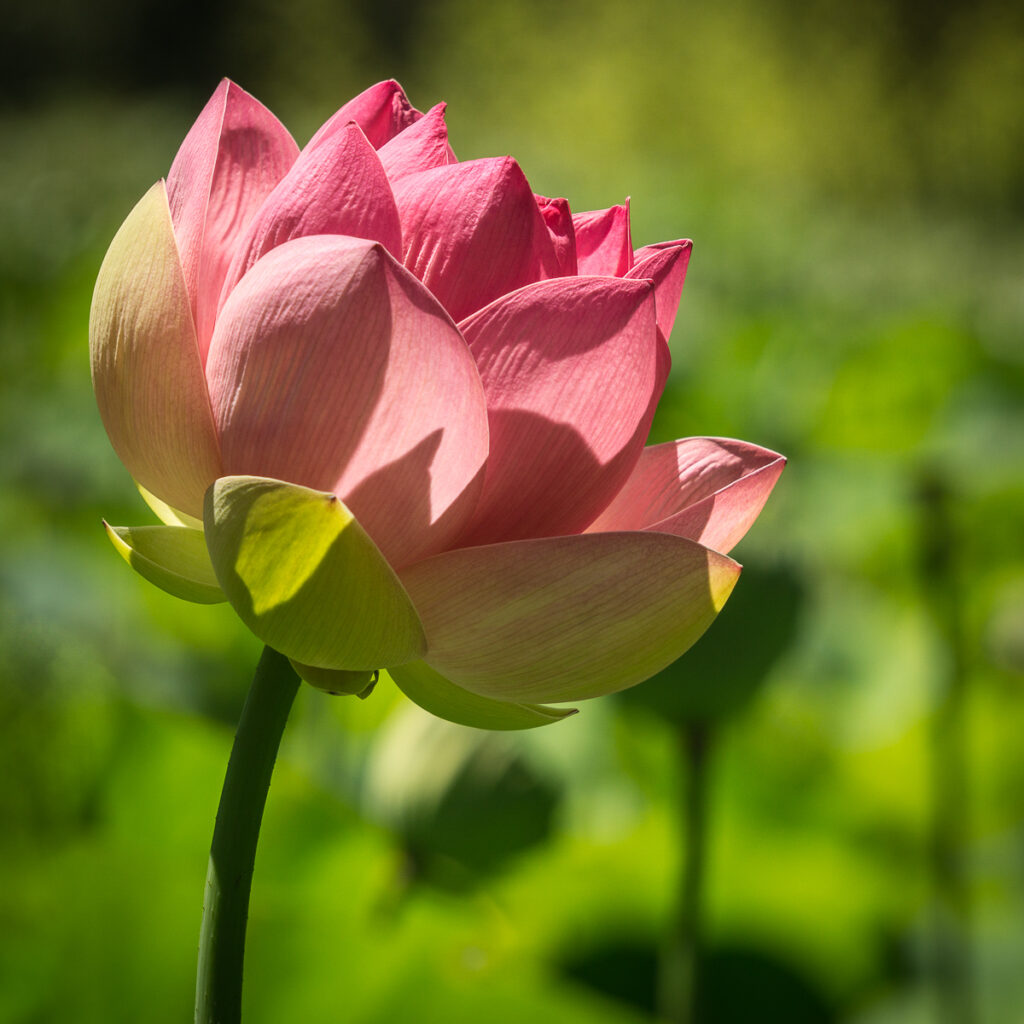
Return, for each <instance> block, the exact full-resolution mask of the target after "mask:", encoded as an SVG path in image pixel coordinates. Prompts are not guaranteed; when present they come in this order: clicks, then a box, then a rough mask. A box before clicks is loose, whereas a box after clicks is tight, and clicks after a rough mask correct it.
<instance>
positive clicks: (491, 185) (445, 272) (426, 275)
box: [394, 157, 559, 320]
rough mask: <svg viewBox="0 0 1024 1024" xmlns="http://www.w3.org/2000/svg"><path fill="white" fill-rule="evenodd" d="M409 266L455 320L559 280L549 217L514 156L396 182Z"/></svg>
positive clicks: (412, 176) (431, 171) (469, 163)
mask: <svg viewBox="0 0 1024 1024" xmlns="http://www.w3.org/2000/svg"><path fill="white" fill-rule="evenodd" d="M394 191H395V200H396V202H397V203H398V212H399V214H400V215H401V218H402V239H403V243H404V245H405V265H406V266H407V267H408V268H409V269H410V270H411V271H412V272H413V273H414V274H415V275H416V276H417V277H418V278H420V280H421V281H422V282H423V283H424V284H425V285H426V286H427V287H428V288H429V289H430V291H431V292H433V294H434V295H436V296H437V298H438V299H440V300H441V302H442V304H443V305H444V307H445V309H447V310H448V312H449V313H451V315H452V317H453V318H454V319H456V320H461V319H462V318H463V317H466V316H468V315H469V314H470V313H472V312H473V311H474V310H477V309H480V308H481V307H483V306H486V305H487V303H488V302H491V301H493V300H494V299H496V298H498V297H499V296H501V295H504V294H505V293H506V292H510V291H514V290H515V289H516V288H521V287H522V286H523V285H526V284H532V283H533V282H534V281H539V280H542V279H544V278H549V277H557V276H558V274H559V265H558V260H557V258H556V256H555V248H554V245H553V244H552V241H551V236H550V235H549V233H548V229H547V227H546V225H545V223H544V218H543V217H542V216H541V214H540V210H538V208H537V204H536V202H535V201H534V198H533V192H532V191H531V190H530V186H529V184H528V183H527V181H526V177H525V176H524V175H523V172H522V171H521V170H520V169H519V165H518V164H517V163H516V162H515V161H514V160H513V159H512V158H511V157H499V158H495V159H487V160H467V161H464V162H463V163H458V164H450V165H449V166H447V167H436V168H434V169H433V170H429V171H422V172H420V173H419V174H409V175H406V176H405V177H404V178H401V179H400V180H399V181H397V182H395V183H394Z"/></svg>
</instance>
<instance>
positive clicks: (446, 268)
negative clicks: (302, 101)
mask: <svg viewBox="0 0 1024 1024" xmlns="http://www.w3.org/2000/svg"><path fill="white" fill-rule="evenodd" d="M689 256H690V243H689V242H688V241H676V242H664V243H661V244H659V245H651V246H647V247H644V248H641V249H639V250H637V251H634V250H633V247H632V242H631V240H630V228H629V211H628V208H627V206H625V205H623V206H614V207H611V208H610V209H607V210H598V211H593V212H589V213H577V214H573V213H571V211H570V209H569V205H568V203H567V202H566V201H565V200H564V199H548V198H544V197H541V196H537V195H535V194H534V193H533V191H532V190H531V188H530V186H529V184H528V183H527V180H526V178H525V176H524V175H523V172H522V170H521V169H520V168H519V166H518V164H517V163H516V162H515V161H514V160H512V159H511V158H510V157H498V158H494V159H482V160H467V161H463V162H459V161H457V160H456V158H455V156H454V154H453V153H452V150H451V148H450V146H449V144H448V136H447V130H446V127H445V121H444V106H443V105H442V104H439V105H438V106H436V107H434V108H433V109H432V110H430V111H428V112H427V113H426V114H421V113H420V112H419V111H418V110H416V109H414V108H413V107H412V106H411V105H410V103H409V101H408V100H407V99H406V96H405V94H404V93H403V92H402V90H401V88H400V87H399V86H398V85H397V83H395V82H383V83H381V84H379V85H376V86H373V87H372V88H370V89H368V90H367V91H366V92H364V93H362V94H361V95H359V96H357V97H356V98H355V99H353V100H351V101H350V102H349V103H347V104H346V105H345V106H343V107H342V108H341V110H339V111H338V112H337V113H336V114H335V115H334V116H333V117H332V118H331V119H330V120H329V121H327V123H326V124H324V125H323V127H322V128H320V130H319V131H318V132H317V133H316V135H315V136H314V137H313V139H312V140H311V141H310V143H309V144H308V145H307V146H306V147H305V148H304V149H302V150H301V151H300V150H299V148H298V147H297V146H296V144H295V143H294V142H293V141H292V138H291V136H290V135H289V134H288V132H287V131H286V130H285V128H284V127H283V126H282V125H281V124H280V122H279V121H278V120H277V119H276V118H275V117H274V116H273V115H272V114H271V113H270V112H269V111H268V110H267V109H266V108H265V107H263V106H262V105H261V104H260V103H259V102H258V101H257V100H255V99H254V98H253V97H252V96H250V95H248V94H247V93H245V92H244V91H243V90H241V89H239V88H238V87H237V86H236V85H234V84H232V83H230V82H227V81H225V82H223V83H222V84H221V85H220V87H219V88H218V89H217V91H216V92H215V93H214V95H213V97H212V99H211V100H210V102H209V103H208V104H207V105H206V107H205V108H204V109H203V111H202V113H201V114H200V115H199V119H198V120H197V121H196V123H195V125H194V126H193V127H192V129H191V131H190V132H189V133H188V135H187V137H186V138H185V141H184V143H183V144H182V146H181V149H180V150H179V152H178V154H177V156H176V158H175V160H174V163H173V164H172V166H171V170H170V173H169V175H168V177H167V180H166V182H164V181H160V182H158V183H157V184H156V185H154V186H153V187H152V189H150V191H149V192H147V193H146V195H145V196H144V197H143V198H142V199H141V200H140V202H139V203H138V205H137V206H136V207H135V209H134V210H133V211H132V212H131V213H130V214H129V216H128V218H127V220H126V221H125V222H124V224H123V225H122V227H121V228H120V230H119V231H118V233H117V235H116V237H115V238H114V240H113V242H112V243H111V246H110V249H109V251H108V253H107V256H106V259H105V260H104V263H103V266H102V268H101V270H100V273H99V278H98V281H97V284H96V291H95V296H94V300H93V307H92V315H91V323H90V349H91V360H92V375H93V383H94V387H95V391H96V397H97V400H98V403H99V407H100V412H101V414H102V417H103V422H104V425H105V426H106V429H107V433H108V434H109V436H110V439H111V442H112V443H113V446H114V448H115V450H116V451H117V454H118V455H119V456H120V458H121V460H122V461H123V462H124V464H125V466H126V467H127V468H128V470H129V471H130V472H131V474H132V476H133V477H134V478H135V480H136V482H137V484H138V485H139V488H140V490H141V491H142V492H143V496H144V497H145V498H146V500H147V501H148V502H149V504H150V505H151V507H152V508H153V509H154V511H155V512H156V513H157V515H158V516H159V517H160V518H161V520H162V521H163V523H164V524H165V525H162V526H143V527H108V532H109V535H110V538H111V540H112V541H113V543H114V545H115V546H116V547H117V548H118V549H119V550H120V551H121V553H122V554H123V555H124V556H125V558H126V559H127V560H128V561H129V562H130V564H131V565H133V566H134V568H136V569H137V570H138V571H139V572H140V573H141V574H142V575H143V576H145V577H146V578H147V579H149V580H150V581H151V582H153V583H155V584H156V585H158V586H160V587H162V588H163V589H165V590H167V591H169V592H170V593H172V594H175V595H176V596H178V597H182V598H185V599H188V600H193V601H201V602H213V601H218V600H225V599H226V600H227V601H229V602H230V603H231V605H232V606H233V607H234V609H235V611H236V612H237V614H238V615H239V617H240V618H241V619H242V621H243V622H244V623H245V625H246V626H247V627H248V628H249V629H250V630H251V631H252V632H253V633H254V634H255V635H256V636H257V637H259V638H260V639H261V640H263V641H264V642H265V643H267V644H268V645H270V646H272V647H274V648H276V649H277V650H279V651H281V652H282V653H284V654H285V655H287V656H288V657H289V658H290V659H291V660H292V662H293V664H294V665H295V666H296V669H297V671H298V672H299V674H300V675H301V676H302V677H303V678H305V679H307V680H308V681H310V682H311V683H313V684H314V685H317V686H321V687H323V688H325V689H329V690H334V691H343V692H359V691H361V690H363V689H364V688H365V687H366V686H367V684H368V683H369V682H370V680H371V673H373V672H375V671H376V670H377V669H382V668H383V669H387V670H388V671H389V673H390V675H391V676H392V677H393V679H394V680H395V682H396V683H397V684H398V686H399V687H400V688H401V689H402V690H403V691H404V692H405V693H406V694H407V695H408V696H409V697H410V698H411V699H412V700H414V701H416V702H417V703H419V704H420V705H422V706H423V707H425V708H426V709H428V710H429V711H432V712H434V713H435V714H437V715H439V716H440V717H444V718H448V719H450V720H452V721H456V722H460V723H463V724H468V725H474V726H479V727H488V728H527V727H530V726H534V725H541V724H544V723H546V722H551V721H555V720H557V719H559V718H561V717H564V715H565V714H567V713H568V712H567V710H566V709H564V708H550V707H545V706H543V704H542V703H538V702H556V703H561V702H572V701H577V700H583V699H586V698H590V697H596V696H599V695H601V694H606V693H610V692H613V691H616V690H620V689H623V688H625V687H629V686H633V685H634V684H636V683H639V682H641V681H642V680H644V679H646V678H648V677H649V676H651V675H653V674H654V673H655V672H658V671H659V670H660V669H662V668H663V667H665V666H666V665H667V664H669V663H670V662H672V661H673V660H675V659H676V658H677V657H679V655H681V654H682V653H683V652H684V651H685V650H686V649H687V648H688V647H689V646H690V645H691V644H692V643H693V642H694V641H695V640H696V639H697V638H698V637H699V636H700V634H701V633H702V632H703V631H704V629H706V627H707V626H708V624H709V623H710V622H711V621H712V619H713V618H714V616H715V615H716V614H717V612H718V610H719V609H720V608H721V607H722V605H723V603H724V602H725V600H726V598H727V597H728V595H729V593H730V591H731V589H732V587H733V585H734V583H735V581H736V579H737V576H738V573H739V568H740V567H739V566H738V565H737V564H736V562H734V561H733V560H732V559H730V558H729V557H727V555H726V554H725V552H727V551H728V550H729V549H730V548H731V547H732V546H733V545H734V544H735V543H736V542H737V541H738V540H739V539H740V537H741V536H742V535H743V534H744V533H745V531H746V530H747V529H748V527H749V526H750V525H751V523H752V522H753V520H754V519H755V518H756V516H757V514H758V513H759V511H760V509H761V507H762V505H763V504H764V502H765V500H766V498H767V496H768V493H769V492H770V491H771V489H772V487H773V485H774V483H775V481H776V479H777V478H778V476H779V473H780V472H781V470H782V466H783V462H784V460H783V459H782V457H781V456H779V455H777V454H776V453H774V452H771V451H767V450H765V449H763V448H759V447H756V446H754V445H750V444H745V443H743V442H739V441H732V440H716V439H712V438H689V439H687V440H682V441H676V442H672V443H669V444H660V445H654V446H652V447H647V448H645V447H644V444H645V441H646V438H647V435H648V432H649V429H650V425H651V420H652V417H653V415H654V410H655V407H656V405H657V402H658V399H659V397H660V395H661V392H662V389H663V388H664V385H665V381H666V378H667V375H668V370H669V361H670V360H669V350H668V346H667V343H666V338H667V336H668V335H669V333H670V331H671V329H672V324H673V321H674V319H675V314H676V308H677V306H678V303H679V298H680V292H681V289H682V285H683V278H684V275H685V273H686V267H687V263H688V261H689Z"/></svg>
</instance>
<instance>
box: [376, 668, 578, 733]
mask: <svg viewBox="0 0 1024 1024" xmlns="http://www.w3.org/2000/svg"><path fill="white" fill-rule="evenodd" d="M388 675H389V676H391V678H392V679H393V680H394V681H395V685H396V686H397V687H398V688H399V689H400V690H401V691H402V693H404V694H405V695H406V697H408V698H409V700H411V701H413V702H414V703H416V704H419V706H420V707H421V708H423V710H424V711H429V712H430V713H431V714H432V715H436V716H437V717H438V718H444V719H445V720H446V721H449V722H455V724H456V725H469V726H472V727H473V728H475V729H499V730H512V729H535V728H536V727H537V726H539V725H550V724H551V723H552V722H560V721H561V720H562V719H563V718H568V717H569V716H570V715H575V714H576V708H548V707H545V706H544V705H543V704H516V703H513V702H511V701H504V700H492V699H491V698H489V697H481V696H479V695H478V694H475V693H470V692H469V690H464V689H463V688H462V687H461V686H456V685H455V683H453V682H450V681H449V680H447V679H445V677H444V676H443V675H441V674H440V673H439V672H436V671H435V670H434V669H432V668H431V667H430V666H429V665H427V664H426V663H425V662H422V661H416V662H413V663H412V664H410V665H402V666H396V667H394V668H390V669H388Z"/></svg>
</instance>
